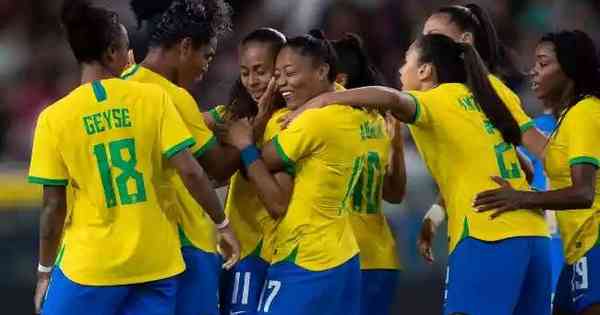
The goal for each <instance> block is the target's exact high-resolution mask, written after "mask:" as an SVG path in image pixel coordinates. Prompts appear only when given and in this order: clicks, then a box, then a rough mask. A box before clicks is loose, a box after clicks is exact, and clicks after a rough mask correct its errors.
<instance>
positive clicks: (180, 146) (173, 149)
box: [164, 138, 196, 159]
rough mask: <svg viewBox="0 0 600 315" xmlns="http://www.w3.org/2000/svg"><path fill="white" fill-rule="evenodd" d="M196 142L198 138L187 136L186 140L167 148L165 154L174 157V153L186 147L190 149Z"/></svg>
mask: <svg viewBox="0 0 600 315" xmlns="http://www.w3.org/2000/svg"><path fill="white" fill-rule="evenodd" d="M194 144H196V140H194V138H187V139H186V140H184V141H182V142H180V143H179V144H177V145H174V146H173V147H171V148H170V149H169V150H167V151H166V152H165V153H164V155H165V157H166V158H167V159H170V158H172V157H173V156H174V155H176V154H177V153H179V152H181V151H183V150H185V149H189V148H190V147H191V146H193V145H194Z"/></svg>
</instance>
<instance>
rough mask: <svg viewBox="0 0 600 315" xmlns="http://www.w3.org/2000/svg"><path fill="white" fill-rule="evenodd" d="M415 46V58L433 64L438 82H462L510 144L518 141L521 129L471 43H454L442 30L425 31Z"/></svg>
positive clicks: (517, 143) (518, 142) (519, 141)
mask: <svg viewBox="0 0 600 315" xmlns="http://www.w3.org/2000/svg"><path fill="white" fill-rule="evenodd" d="M415 46H416V48H417V49H419V52H420V54H419V61H420V62H421V63H431V64H433V65H434V66H435V71H436V74H437V77H438V83H463V84H466V85H467V87H468V88H469V90H470V91H471V93H472V94H473V96H474V98H475V101H476V102H477V104H478V105H479V107H480V108H481V110H482V111H483V113H484V114H485V116H486V117H487V118H488V119H489V120H490V122H491V123H492V124H493V125H494V127H495V128H496V129H498V130H499V131H500V133H501V134H502V138H503V139H504V141H506V142H508V143H511V144H513V145H519V144H520V143H521V130H520V129H519V125H518V124H517V122H516V121H515V119H514V117H513V116H512V114H511V113H510V111H509V110H508V109H507V108H506V105H505V104H504V102H503V101H502V99H501V98H500V97H499V96H498V94H497V93H496V91H495V90H494V88H493V87H492V84H491V83H490V80H489V79H488V77H487V76H488V71H487V69H486V66H485V64H484V62H483V60H482V59H481V57H480V56H479V53H478V52H477V50H476V49H475V48H473V46H471V45H468V44H462V43H457V42H455V41H454V40H452V39H451V38H450V37H448V36H445V35H442V34H429V35H425V36H423V37H421V38H419V39H418V40H417V41H416V44H415Z"/></svg>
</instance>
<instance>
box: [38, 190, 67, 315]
mask: <svg viewBox="0 0 600 315" xmlns="http://www.w3.org/2000/svg"><path fill="white" fill-rule="evenodd" d="M66 215H67V192H66V187H65V186H44V204H43V207H42V211H41V213H40V240H39V246H40V249H39V263H40V264H41V265H42V266H46V267H50V266H53V265H54V261H55V260H56V255H57V253H58V247H59V245H60V240H61V237H62V233H63V227H64V224H65V218H66ZM49 279H50V273H49V272H38V281H37V285H36V289H35V296H34V304H35V310H36V313H40V312H41V307H42V300H43V298H44V295H45V294H46V291H47V289H48V284H49Z"/></svg>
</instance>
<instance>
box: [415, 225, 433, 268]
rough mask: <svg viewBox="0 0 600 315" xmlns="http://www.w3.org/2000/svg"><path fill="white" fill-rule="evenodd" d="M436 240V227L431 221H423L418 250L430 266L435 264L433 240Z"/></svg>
mask: <svg viewBox="0 0 600 315" xmlns="http://www.w3.org/2000/svg"><path fill="white" fill-rule="evenodd" d="M434 238H435V227H434V226H433V223H432V222H431V219H425V220H423V223H422V224H421V232H420V233H419V238H418V239H417V249H418V250H419V254H421V256H423V258H424V259H425V261H427V262H428V263H429V264H432V263H433V262H434V260H435V259H434V257H433V250H432V247H433V239H434Z"/></svg>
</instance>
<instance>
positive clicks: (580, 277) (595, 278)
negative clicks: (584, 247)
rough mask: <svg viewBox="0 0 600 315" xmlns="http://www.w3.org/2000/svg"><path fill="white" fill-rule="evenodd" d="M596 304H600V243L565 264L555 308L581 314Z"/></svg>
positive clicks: (564, 311)
mask: <svg viewBox="0 0 600 315" xmlns="http://www.w3.org/2000/svg"><path fill="white" fill-rule="evenodd" d="M595 304H600V245H596V246H594V247H592V249H590V250H589V251H588V252H587V253H586V254H585V256H583V257H582V258H581V259H579V260H578V261H577V262H576V263H575V264H573V265H565V266H564V268H563V270H562V273H561V274H560V279H559V280H558V285H557V288H556V297H555V298H554V308H555V309H556V310H558V311H561V312H563V313H566V314H579V313H581V312H583V311H585V310H586V308H588V307H590V306H592V305H595Z"/></svg>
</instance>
